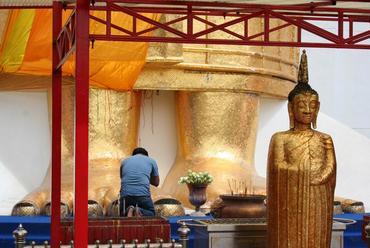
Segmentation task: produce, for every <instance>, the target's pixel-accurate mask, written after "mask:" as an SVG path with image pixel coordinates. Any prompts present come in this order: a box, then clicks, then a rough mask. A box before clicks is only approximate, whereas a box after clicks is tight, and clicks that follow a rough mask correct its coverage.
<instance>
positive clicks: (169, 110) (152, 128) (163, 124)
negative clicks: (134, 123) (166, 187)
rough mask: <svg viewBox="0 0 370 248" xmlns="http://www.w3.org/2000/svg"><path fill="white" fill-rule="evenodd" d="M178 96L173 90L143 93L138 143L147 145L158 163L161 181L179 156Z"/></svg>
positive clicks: (150, 154)
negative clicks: (176, 107) (177, 130)
mask: <svg viewBox="0 0 370 248" xmlns="http://www.w3.org/2000/svg"><path fill="white" fill-rule="evenodd" d="M176 135H177V134H176V121H175V96H174V92H172V91H147V92H145V93H144V94H143V101H142V109H141V116H140V129H139V146H143V147H145V148H146V149H147V150H148V152H149V156H151V157H153V158H154V159H155V160H156V161H157V163H158V167H159V175H160V178H161V184H160V185H162V183H163V181H164V179H165V177H166V175H167V173H168V171H169V170H170V168H171V166H172V164H173V163H174V161H175V158H176V151H177V136H176Z"/></svg>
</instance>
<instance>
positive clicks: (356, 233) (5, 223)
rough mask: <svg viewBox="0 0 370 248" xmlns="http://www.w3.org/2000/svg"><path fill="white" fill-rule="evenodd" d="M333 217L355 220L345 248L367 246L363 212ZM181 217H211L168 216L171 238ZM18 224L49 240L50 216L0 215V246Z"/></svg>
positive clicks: (4, 247) (34, 237)
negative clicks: (362, 234) (362, 232)
mask: <svg viewBox="0 0 370 248" xmlns="http://www.w3.org/2000/svg"><path fill="white" fill-rule="evenodd" d="M367 215H368V214H367ZM335 218H344V219H352V220H355V221H356V224H353V225H348V226H347V229H346V231H345V233H344V247H345V248H367V246H366V243H365V241H363V240H362V237H361V231H362V222H363V221H362V220H363V214H340V215H336V216H335ZM181 219H212V217H211V216H205V217H193V216H180V217H171V218H169V219H168V221H169V222H170V225H171V238H172V239H176V240H177V239H178V235H177V229H178V228H179V227H180V225H179V224H177V221H178V220H181ZM19 224H22V225H23V227H24V228H25V229H26V230H27V231H28V234H27V241H36V242H37V243H38V244H42V243H43V242H44V241H45V240H48V241H50V217H47V216H38V217H17V216H0V247H1V248H14V239H13V236H12V235H13V234H12V233H13V231H14V230H15V229H17V227H18V225H19ZM190 247H191V248H192V247H194V237H193V235H192V234H191V235H190Z"/></svg>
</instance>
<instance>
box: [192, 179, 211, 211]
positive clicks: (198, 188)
mask: <svg viewBox="0 0 370 248" xmlns="http://www.w3.org/2000/svg"><path fill="white" fill-rule="evenodd" d="M187 186H188V189H189V202H190V203H191V204H192V205H193V206H195V212H193V213H191V214H190V215H192V216H204V215H205V214H204V213H202V212H201V211H200V206H202V205H203V204H204V203H206V201H207V194H206V191H207V186H208V184H190V183H188V184H187Z"/></svg>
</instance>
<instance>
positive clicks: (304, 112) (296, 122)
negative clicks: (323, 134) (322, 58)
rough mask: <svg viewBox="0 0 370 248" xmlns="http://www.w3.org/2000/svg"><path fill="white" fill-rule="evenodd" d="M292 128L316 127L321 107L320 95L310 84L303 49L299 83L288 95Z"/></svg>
mask: <svg viewBox="0 0 370 248" xmlns="http://www.w3.org/2000/svg"><path fill="white" fill-rule="evenodd" d="M288 101H289V102H288V111H289V123H290V129H295V128H297V126H300V127H304V128H305V129H311V123H312V127H313V128H316V119H317V114H318V112H319V108H320V102H319V95H318V94H317V92H316V91H315V90H314V89H312V88H311V86H310V85H309V84H308V68H307V55H306V51H305V50H303V53H302V56H301V61H300V64H299V71H298V84H297V85H296V86H295V87H294V89H293V90H292V91H291V92H290V93H289V95H288Z"/></svg>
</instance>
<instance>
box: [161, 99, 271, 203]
mask: <svg viewBox="0 0 370 248" xmlns="http://www.w3.org/2000/svg"><path fill="white" fill-rule="evenodd" d="M176 106H177V109H176V110H177V114H176V118H177V129H178V152H177V159H176V162H175V164H174V165H173V166H172V168H171V170H170V172H169V173H168V175H167V177H166V179H165V181H164V183H163V186H162V193H163V194H169V195H171V196H172V197H174V198H176V199H178V200H180V201H181V202H182V203H183V204H185V205H187V206H190V204H189V202H188V200H187V199H188V190H187V189H186V186H185V185H179V184H178V180H179V178H180V177H181V176H184V175H185V174H186V172H187V170H189V169H191V170H193V171H207V172H209V173H210V174H211V175H212V176H213V177H214V181H213V182H212V183H211V184H210V185H209V186H208V188H207V199H208V200H211V201H212V200H215V199H216V198H217V197H218V196H219V195H220V194H226V193H230V192H229V190H228V189H229V183H230V182H236V183H237V184H238V185H239V184H240V183H244V184H245V185H246V187H249V189H248V192H249V193H252V191H253V187H254V190H255V191H258V190H260V188H264V187H265V185H264V182H263V180H260V177H258V175H257V173H256V171H255V168H254V165H253V156H254V149H255V141H256V132H257V122H258V108H259V97H258V96H257V95H254V94H246V93H231V92H178V93H177V95H176ZM261 182H262V184H261ZM251 184H254V186H250V185H251ZM257 184H259V185H257ZM233 188H234V187H233Z"/></svg>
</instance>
